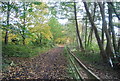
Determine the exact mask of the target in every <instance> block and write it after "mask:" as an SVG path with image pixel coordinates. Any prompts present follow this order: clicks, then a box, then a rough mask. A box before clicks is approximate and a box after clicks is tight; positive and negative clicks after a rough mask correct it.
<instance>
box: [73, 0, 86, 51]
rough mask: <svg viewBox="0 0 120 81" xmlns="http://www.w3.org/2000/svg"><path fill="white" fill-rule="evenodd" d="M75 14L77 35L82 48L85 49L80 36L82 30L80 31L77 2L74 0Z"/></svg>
mask: <svg viewBox="0 0 120 81" xmlns="http://www.w3.org/2000/svg"><path fill="white" fill-rule="evenodd" d="M74 15H75V24H76V32H77V36H78V39H79V43H80V48H81V51H84V47H83V44H82V40H81V37H80V32H79V29H78V22H77V13H76V2H75V1H74Z"/></svg>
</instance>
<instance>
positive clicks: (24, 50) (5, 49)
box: [2, 45, 49, 57]
mask: <svg viewBox="0 0 120 81" xmlns="http://www.w3.org/2000/svg"><path fill="white" fill-rule="evenodd" d="M48 49H49V47H35V46H29V45H28V46H23V45H3V46H2V55H3V57H33V56H36V55H39V53H42V52H44V51H46V50H48Z"/></svg>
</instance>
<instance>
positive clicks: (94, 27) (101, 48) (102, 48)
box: [83, 2, 107, 61]
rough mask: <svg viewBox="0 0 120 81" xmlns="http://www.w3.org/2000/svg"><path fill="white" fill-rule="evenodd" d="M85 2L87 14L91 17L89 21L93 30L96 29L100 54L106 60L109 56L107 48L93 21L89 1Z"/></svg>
mask: <svg viewBox="0 0 120 81" xmlns="http://www.w3.org/2000/svg"><path fill="white" fill-rule="evenodd" d="M83 3H84V7H85V10H86V13H87V16H88V18H89V22H90V23H91V26H92V27H93V30H94V32H95V37H96V39H97V43H98V46H99V49H100V54H101V56H102V58H103V60H104V61H106V58H107V57H106V52H105V50H104V47H103V44H102V41H101V39H100V36H99V34H98V30H97V27H96V25H95V23H94V21H93V18H92V16H91V14H90V12H89V9H88V6H87V3H86V2H83Z"/></svg>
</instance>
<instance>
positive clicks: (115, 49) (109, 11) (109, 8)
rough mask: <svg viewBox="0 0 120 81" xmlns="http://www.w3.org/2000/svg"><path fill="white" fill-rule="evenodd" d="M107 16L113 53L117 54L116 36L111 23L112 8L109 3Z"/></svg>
mask: <svg viewBox="0 0 120 81" xmlns="http://www.w3.org/2000/svg"><path fill="white" fill-rule="evenodd" d="M108 14H109V27H110V29H111V32H112V41H113V47H114V51H115V53H117V44H116V36H115V31H114V27H113V22H112V7H111V5H110V3H109V2H108Z"/></svg>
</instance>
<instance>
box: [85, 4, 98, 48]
mask: <svg viewBox="0 0 120 81" xmlns="http://www.w3.org/2000/svg"><path fill="white" fill-rule="evenodd" d="M96 6H97V4H96V3H95V2H94V10H93V21H95V12H96ZM92 35H93V28H92V27H91V30H90V34H89V36H88V43H87V45H88V46H89V45H91V43H92Z"/></svg>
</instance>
